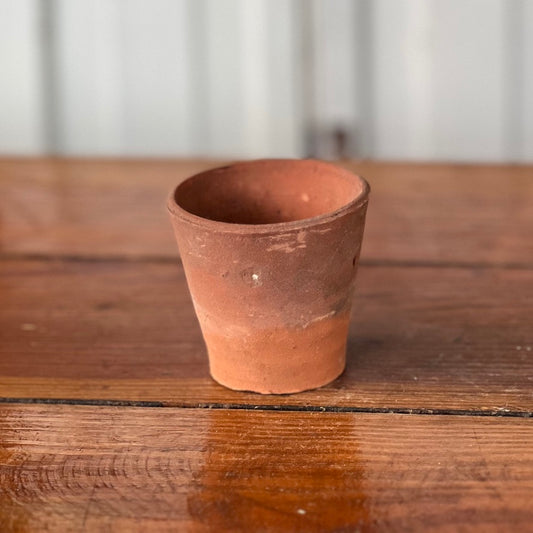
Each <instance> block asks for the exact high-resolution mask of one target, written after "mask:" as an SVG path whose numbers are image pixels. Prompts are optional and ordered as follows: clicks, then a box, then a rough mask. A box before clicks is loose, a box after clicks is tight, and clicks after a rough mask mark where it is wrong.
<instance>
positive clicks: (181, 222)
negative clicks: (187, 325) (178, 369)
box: [168, 160, 370, 394]
mask: <svg viewBox="0 0 533 533" xmlns="http://www.w3.org/2000/svg"><path fill="white" fill-rule="evenodd" d="M369 192H370V188H369V186H368V184H367V183H366V181H365V180H364V179H362V178H360V177H358V176H356V175H354V174H352V173H351V172H349V171H347V170H345V169H342V168H339V167H336V166H334V165H331V164H328V163H324V162H321V161H315V160H260V161H250V162H244V163H236V164H233V165H230V166H225V167H221V168H217V169H214V170H209V171H207V172H203V173H201V174H197V175H196V176H193V177H191V178H189V179H187V180H186V181H184V182H183V183H181V184H180V185H178V187H177V188H176V190H175V191H174V192H173V194H172V195H171V197H170V199H169V202H168V209H169V211H170V215H171V219H172V224H173V226H174V231H175V233H176V239H177V241H178V247H179V250H180V254H181V259H182V261H183V266H184V269H185V275H186V277H187V282H188V285H189V290H190V292H191V296H192V300H193V302H194V307H195V310H196V314H197V316H198V320H199V322H200V326H201V329H202V333H203V336H204V339H205V342H206V344H207V350H208V354H209V364H210V370H211V375H212V376H213V378H214V379H215V380H216V381H218V382H219V383H221V384H222V385H225V386H226V387H229V388H231V389H236V390H246V391H254V392H259V393H263V394H270V393H274V394H281V393H291V392H299V391H303V390H306V389H313V388H316V387H320V386H321V385H325V384H327V383H329V382H331V381H332V380H334V379H335V378H336V377H337V376H339V375H340V374H341V373H342V371H343V370H344V365H345V358H346V340H347V335H348V324H349V319H350V308H351V300H352V294H353V291H354V282H355V274H356V270H357V264H358V260H359V251H360V249H361V241H362V237H363V229H364V222H365V214H366V208H367V204H368V195H369Z"/></svg>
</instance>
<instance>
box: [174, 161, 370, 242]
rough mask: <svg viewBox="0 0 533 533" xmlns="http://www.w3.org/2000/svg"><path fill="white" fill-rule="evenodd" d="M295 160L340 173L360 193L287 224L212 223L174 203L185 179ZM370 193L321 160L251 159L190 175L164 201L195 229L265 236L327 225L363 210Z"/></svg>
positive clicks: (352, 176) (356, 177)
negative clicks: (327, 209)
mask: <svg viewBox="0 0 533 533" xmlns="http://www.w3.org/2000/svg"><path fill="white" fill-rule="evenodd" d="M298 161H305V162H313V163H316V164H318V165H320V166H322V167H325V168H326V169H327V170H329V171H331V172H335V173H337V174H343V175H344V176H345V177H347V178H349V179H351V180H355V181H358V182H359V183H360V184H361V192H360V193H359V194H358V195H357V196H356V197H355V198H354V199H352V200H351V201H350V202H348V203H347V204H344V205H342V206H341V207H339V208H338V209H335V210H334V211H329V212H327V213H322V214H320V215H316V216H314V217H310V218H302V219H299V220H292V221H289V222H271V223H268V224H240V223H234V222H221V221H219V220H212V219H209V218H205V217H201V216H198V215H194V214H193V213H190V212H189V211H187V210H186V209H184V208H183V207H181V206H180V205H179V204H178V203H177V202H176V192H177V190H178V187H180V186H181V185H182V184H183V183H185V182H186V181H188V180H191V179H194V178H195V177H196V176H199V175H201V174H208V173H211V172H216V171H220V170H221V169H227V168H232V167H242V166H256V165H261V164H265V163H271V162H280V163H281V162H298ZM369 194H370V185H369V184H368V182H367V181H366V180H365V179H364V178H363V177H362V176H359V175H358V174H355V173H354V172H352V171H350V170H348V169H346V168H344V167H341V166H338V165H334V164H332V163H328V162H326V161H322V160H320V159H312V158H311V159H292V158H272V159H270V158H264V159H254V160H249V161H238V162H235V163H230V164H228V165H223V166H219V167H215V168H211V169H208V170H204V171H202V172H198V173H196V174H193V175H192V176H189V177H188V178H186V179H185V180H183V181H181V182H180V183H179V184H178V185H176V186H175V187H174V188H173V189H172V191H171V193H170V195H169V196H168V200H167V209H168V211H169V212H170V213H171V214H172V215H175V216H177V217H179V218H181V219H183V220H184V221H186V222H188V223H190V224H193V225H195V226H200V227H203V228H205V229H209V230H210V231H215V232H220V233H249V234H268V233H278V232H280V231H287V230H301V229H305V228H308V227H310V226H317V225H321V224H325V223H327V222H330V221H332V220H335V219H336V218H340V217H342V216H343V215H345V214H346V213H348V212H350V211H352V210H356V209H358V208H361V207H363V206H364V205H366V204H367V203H368V196H369Z"/></svg>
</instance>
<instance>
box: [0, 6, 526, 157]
mask: <svg viewBox="0 0 533 533" xmlns="http://www.w3.org/2000/svg"><path fill="white" fill-rule="evenodd" d="M0 154H2V155H11V154H14V155H18V154H22V155H40V154H54V155H84V156H93V155H94V156H96V155H98V156H102V155H104V156H169V157H176V156H210V157H231V158H236V157H237V158H247V157H274V156H282V157H306V156H315V157H322V158H343V157H365V158H375V159H392V160H423V161H428V160H437V161H472V162H475V161H486V162H532V161H533V1H531V0H446V1H444V0H0Z"/></svg>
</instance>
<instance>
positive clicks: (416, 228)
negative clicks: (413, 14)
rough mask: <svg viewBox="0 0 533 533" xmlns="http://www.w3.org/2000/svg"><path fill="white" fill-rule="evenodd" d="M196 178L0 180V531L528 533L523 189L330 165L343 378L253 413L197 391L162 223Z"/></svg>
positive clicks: (173, 253) (85, 168)
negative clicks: (347, 316) (346, 304)
mask: <svg viewBox="0 0 533 533" xmlns="http://www.w3.org/2000/svg"><path fill="white" fill-rule="evenodd" d="M217 164H218V163H217V162H215V161H212V162H209V161H192V160H191V161H149V160H143V161H113V160H83V159H74V160H58V159H40V160H36V159H33V160H32V159H28V160H23V159H3V160H0V531H1V532H2V533H3V532H4V531H5V532H7V533H10V532H14V533H18V532H38V533H40V532H41V531H76V532H77V531H113V532H114V531H119V532H120V531H124V532H132V531H133V532H134V531H143V532H144V531H154V532H155V531H157V532H159V531H187V532H188V531H190V532H196V531H199V532H202V531H213V532H217V533H218V532H224V531H231V532H238V531H246V532H248V531H265V532H270V531H272V532H277V531H282V532H285V531H305V532H312V531H321V532H322V531H324V532H328V531H331V532H341V531H346V532H348V531H350V532H353V531H361V532H363V531H391V530H394V531H398V530H400V531H443V532H444V531H482V532H483V533H485V532H491V531H497V532H500V531H512V532H513V533H514V532H521V531H531V524H532V522H533V507H532V506H531V502H532V501H533V446H532V443H533V418H531V417H532V416H533V322H532V318H531V317H532V316H533V239H532V238H531V228H533V209H532V208H531V206H532V205H533V168H532V167H518V166H482V165H471V166H467V165H412V164H397V163H374V162H366V161H359V162H347V163H346V165H347V166H349V167H350V168H353V169H354V170H355V171H357V172H359V173H360V174H362V175H364V176H366V177H367V178H368V179H369V181H370V183H371V185H372V189H373V192H372V197H371V203H370V209H369V216H368V221H367V231H366V237H365V244H364V247H363V255H362V267H361V268H360V273H359V278H358V290H357V293H356V299H355V306H354V314H353V320H352V328H351V332H350V337H349V343H348V363H347V369H346V372H345V373H344V375H343V376H342V377H341V378H340V379H338V380H336V381H335V382H334V383H333V384H331V385H330V386H328V387H324V388H322V389H319V390H317V391H310V392H305V393H302V394H297V395H291V396H262V395H256V394H251V393H239V392H234V391H230V390H227V389H225V388H223V387H221V386H219V385H217V384H216V383H214V382H213V381H212V380H211V379H210V377H209V374H208V365H207V356H206V352H205V347H204V344H203V341H202V338H201V335H200V330H199V327H198V324H197V321H196V318H195V316H194V312H193V308H192V304H191V301H190V298H189V295H188V291H187V288H186V284H185V278H184V274H183V270H182V267H181V265H180V262H179V258H178V254H177V249H176V246H175V244H174V240H173V236H172V233H171V230H170V224H169V221H168V220H167V216H166V213H165V209H164V204H165V199H166V196H167V194H168V192H169V190H170V189H171V187H172V186H173V185H175V184H176V183H177V182H179V181H180V180H181V179H183V178H185V177H186V176H188V175H190V174H193V173H195V172H197V171H200V170H202V169H204V168H208V167H211V166H215V165H217ZM80 404H88V405H80ZM207 407H208V408H207ZM400 413H410V414H400ZM495 415H499V416H495Z"/></svg>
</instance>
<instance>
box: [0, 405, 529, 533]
mask: <svg viewBox="0 0 533 533" xmlns="http://www.w3.org/2000/svg"><path fill="white" fill-rule="evenodd" d="M0 435H1V437H0V483H1V486H2V489H3V490H1V491H0V529H1V530H2V531H13V532H19V531H20V532H22V531H76V532H78V531H125V532H128V533H129V532H132V531H143V532H145V531H157V532H159V531H213V532H217V533H221V532H225V531H228V532H232V533H235V532H250V531H263V532H286V531H295V532H297V531H301V532H313V531H320V532H328V531H331V532H340V531H346V532H348V531H350V532H351V531H392V530H393V531H414V530H417V531H483V532H491V531H495V532H496V531H497V532H500V531H513V532H520V531H524V532H525V531H531V529H530V528H531V523H532V521H533V507H532V506H531V501H532V499H533V448H532V446H531V442H532V441H533V422H532V421H531V420H525V419H506V418H502V417H488V418H487V417H453V416H411V415H407V416H406V415H394V414H371V415H369V414H353V413H301V412H298V413H295V412H286V413H274V412H258V411H255V412H253V411H252V412H250V411H235V410H233V411H232V410H190V409H172V408H167V409H146V408H145V409H139V408H110V407H107V408H105V407H99V408H96V407H79V406H65V405H63V406H60V405H54V406H35V405H33V406H21V405H9V406H8V405H4V406H0Z"/></svg>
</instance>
